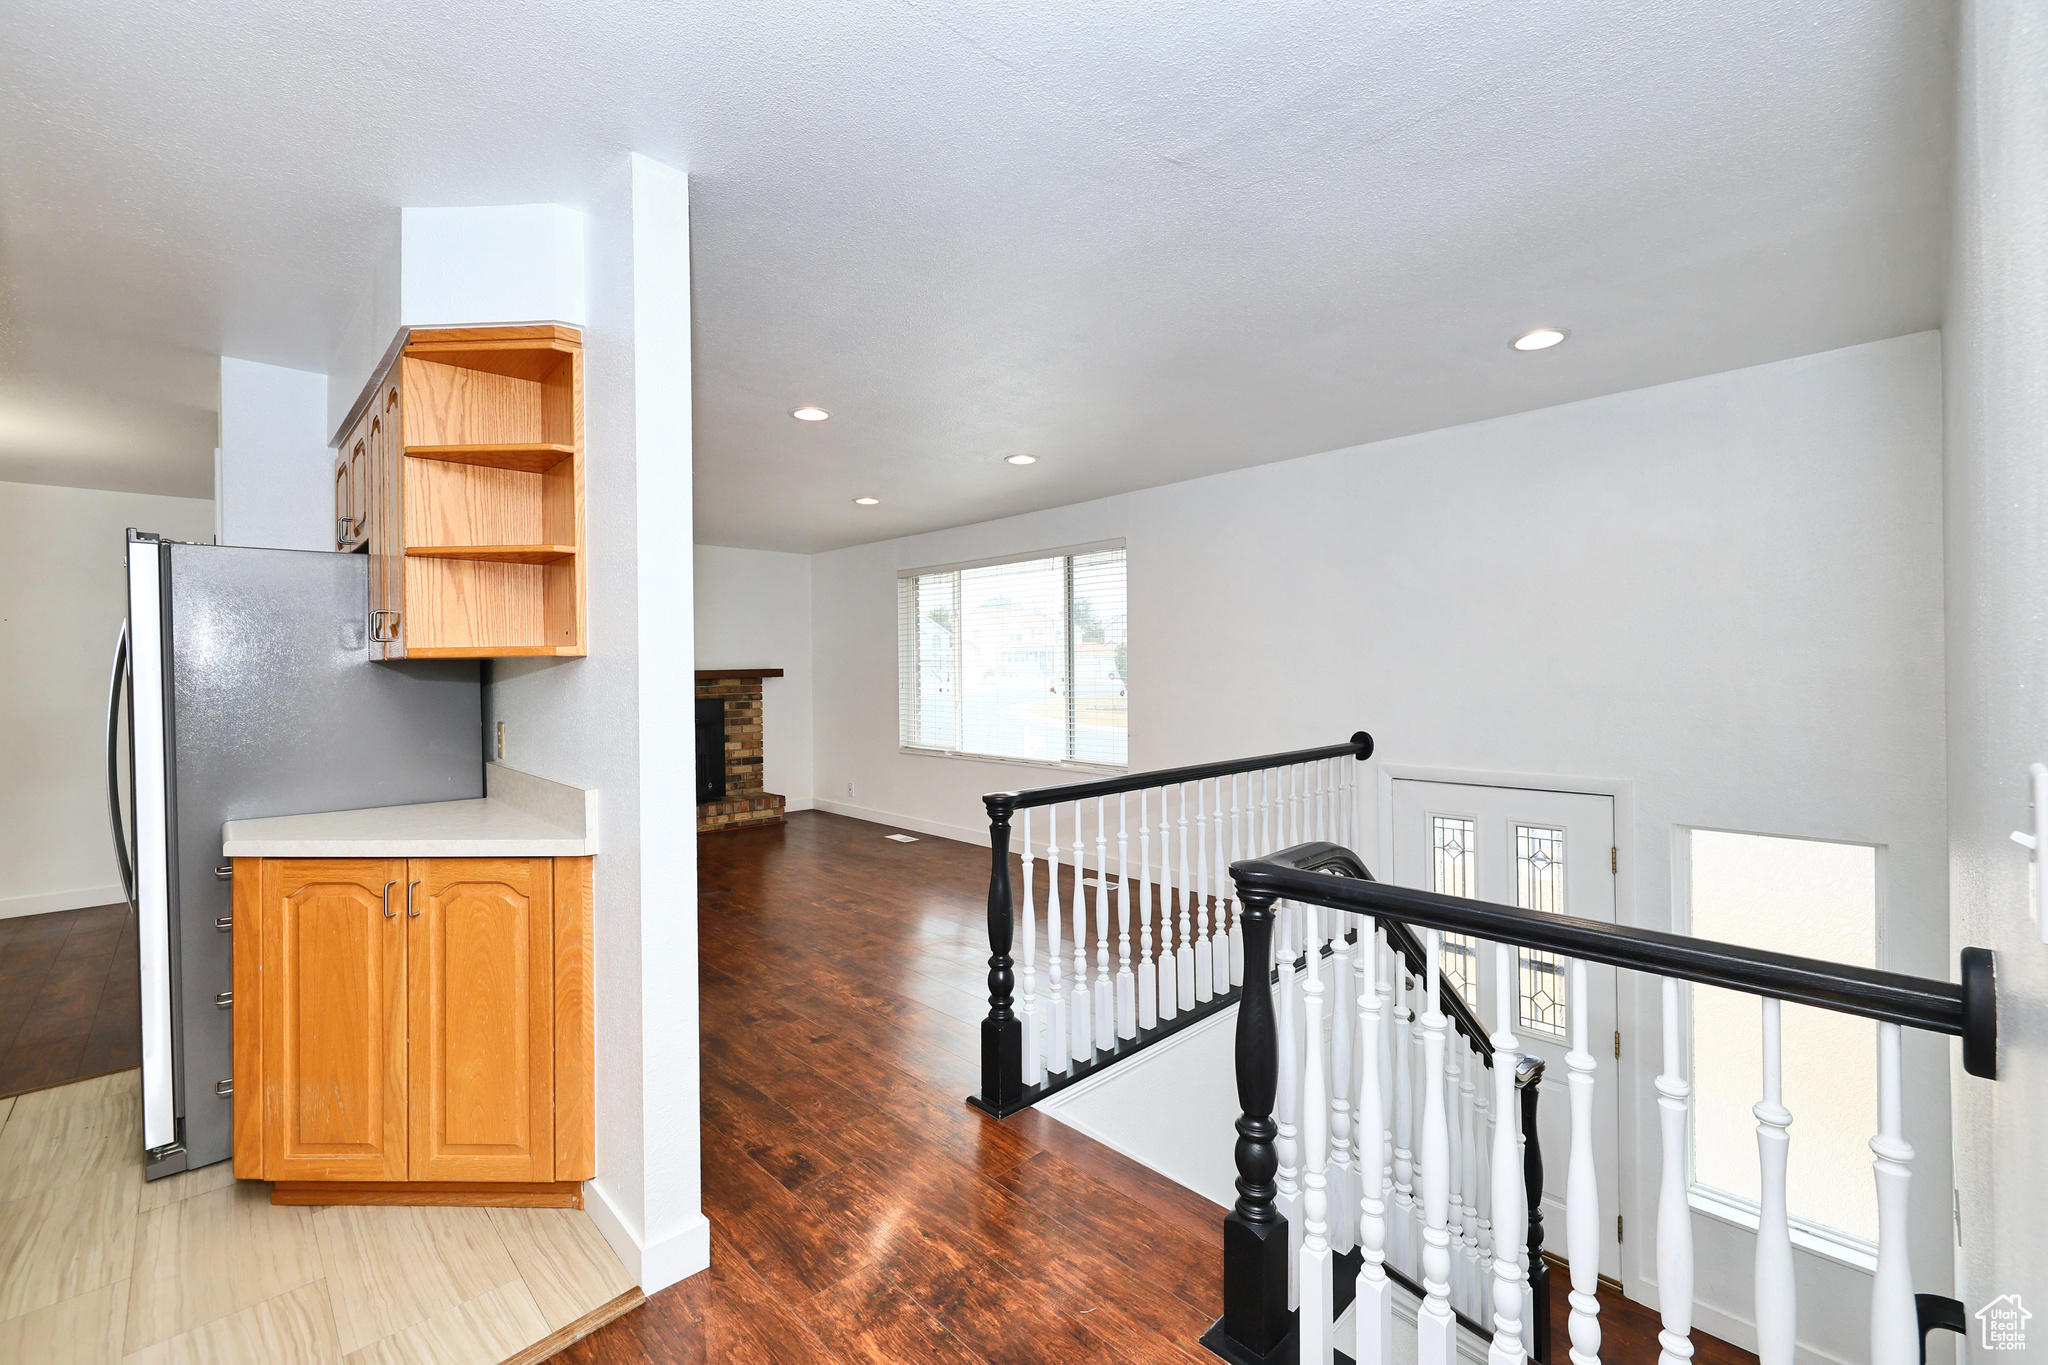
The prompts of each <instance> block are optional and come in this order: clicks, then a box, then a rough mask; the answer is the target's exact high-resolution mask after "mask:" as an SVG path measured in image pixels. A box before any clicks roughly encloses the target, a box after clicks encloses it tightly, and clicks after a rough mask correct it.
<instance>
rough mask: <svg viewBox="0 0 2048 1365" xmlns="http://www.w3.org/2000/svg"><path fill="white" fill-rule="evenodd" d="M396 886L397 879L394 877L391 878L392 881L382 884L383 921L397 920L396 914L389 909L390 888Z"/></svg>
mask: <svg viewBox="0 0 2048 1365" xmlns="http://www.w3.org/2000/svg"><path fill="white" fill-rule="evenodd" d="M396 885H398V879H397V878H395V877H394V878H392V879H391V880H390V881H388V882H386V883H384V918H385V919H397V918H398V916H397V914H396V913H395V912H394V911H393V910H392V909H391V888H392V887H394V886H396Z"/></svg>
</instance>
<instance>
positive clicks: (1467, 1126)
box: [1451, 1033, 1485, 1317]
mask: <svg viewBox="0 0 2048 1365" xmlns="http://www.w3.org/2000/svg"><path fill="white" fill-rule="evenodd" d="M1451 1043H1452V1045H1453V1046H1455V1047H1456V1048H1457V1049H1458V1063H1459V1065H1458V1123H1459V1132H1460V1133H1461V1135H1462V1136H1460V1138H1459V1139H1458V1192H1459V1194H1460V1195H1461V1196H1463V1198H1464V1201H1465V1203H1464V1207H1463V1208H1462V1210H1461V1211H1460V1212H1461V1215H1462V1216H1461V1218H1460V1220H1459V1231H1460V1232H1461V1233H1462V1235H1463V1238H1464V1246H1463V1248H1462V1250H1463V1251H1464V1255H1465V1266H1464V1275H1465V1313H1466V1315H1467V1316H1470V1317H1477V1316H1478V1315H1479V1296H1480V1294H1481V1293H1482V1292H1484V1291H1483V1290H1482V1289H1481V1281H1480V1278H1479V1146H1480V1144H1481V1143H1482V1142H1483V1141H1485V1138H1484V1136H1483V1135H1482V1134H1481V1133H1480V1131H1479V1125H1478V1123H1477V1122H1476V1120H1477V1118H1478V1109H1477V1107H1476V1100H1477V1097H1478V1093H1479V1083H1478V1078H1479V1072H1480V1071H1481V1069H1482V1064H1481V1062H1480V1060H1479V1054H1478V1053H1476V1052H1474V1051H1473V1050H1472V1048H1471V1045H1470V1044H1469V1042H1467V1041H1465V1035H1463V1034H1462V1033H1453V1034H1452V1035H1451Z"/></svg>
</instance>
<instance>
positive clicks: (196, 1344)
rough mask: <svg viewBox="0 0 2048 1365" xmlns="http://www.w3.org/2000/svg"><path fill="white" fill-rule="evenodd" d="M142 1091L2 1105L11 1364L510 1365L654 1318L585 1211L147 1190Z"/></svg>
mask: <svg viewBox="0 0 2048 1365" xmlns="http://www.w3.org/2000/svg"><path fill="white" fill-rule="evenodd" d="M139 1076H140V1073H139V1072H135V1071H124V1072H118V1073H116V1074H114V1075H111V1076H102V1077H99V1078H97V1079H94V1080H88V1081H80V1082H77V1083H75V1084H71V1085H64V1086H58V1087H56V1088H54V1089H49V1090H39V1091H36V1092H35V1093H33V1094H28V1095H21V1096H17V1097H14V1098H9V1099H0V1365H17V1363H19V1365H102V1363H103V1362H104V1363H105V1365H201V1363H202V1362H203V1363H204V1365H244V1362H246V1363H247V1365H341V1363H343V1362H345V1363H346V1365H501V1362H505V1361H514V1360H516V1361H522V1362H524V1361H529V1360H538V1359H542V1358H545V1356H546V1355H547V1354H549V1353H550V1352H552V1351H555V1350H559V1349H560V1348H561V1347H562V1346H564V1345H566V1344H568V1342H569V1341H571V1340H574V1339H575V1338H576V1337H577V1336H579V1335H581V1334H582V1333H583V1332H586V1331H588V1330H590V1329H591V1328H592V1327H594V1326H596V1325H597V1324H598V1323H600V1322H602V1321H605V1320H607V1319H606V1317H605V1315H604V1310H607V1309H609V1310H611V1311H612V1312H614V1314H615V1313H616V1312H619V1311H625V1310H626V1309H627V1308H630V1307H632V1306H633V1305H634V1304H635V1303H637V1302H638V1298H639V1294H638V1290H636V1289H635V1288H634V1287H633V1283H632V1280H631V1279H630V1278H629V1277H628V1276H627V1274H626V1271H625V1268H624V1267H623V1266H621V1265H620V1264H619V1261H618V1258H617V1257H616V1256H615V1255H613V1254H612V1250H611V1248H610V1247H609V1246H608V1245H606V1243H605V1241H604V1239H603V1238H602V1237H601V1236H600V1235H599V1234H598V1231H597V1228H596V1226H595V1225H594V1224H593V1223H592V1222H591V1221H590V1217H589V1215H588V1214H586V1213H583V1212H582V1211H580V1210H574V1209H474V1208H379V1207H348V1208H307V1207H290V1206H285V1207H279V1206H274V1205H272V1204H271V1202H270V1187H269V1186H268V1185H265V1184H262V1183H260V1182H257V1181H238V1180H236V1179H235V1178H234V1176H233V1174H232V1173H231V1171H230V1170H229V1168H228V1165H227V1164H226V1163H225V1162H223V1163H222V1164H220V1165H217V1166H209V1167H207V1168H205V1169H204V1170H199V1171H193V1172H190V1173H188V1174H185V1175H176V1176H171V1177H168V1178H167V1179H164V1180H158V1181H151V1182H144V1180H143V1179H142V1152H141V1146H142V1144H141V1115H140V1084H139V1080H138V1078H139Z"/></svg>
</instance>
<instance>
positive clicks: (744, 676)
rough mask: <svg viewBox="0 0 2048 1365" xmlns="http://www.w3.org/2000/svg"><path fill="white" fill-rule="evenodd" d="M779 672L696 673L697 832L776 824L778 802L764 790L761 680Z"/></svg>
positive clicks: (779, 799)
mask: <svg viewBox="0 0 2048 1365" xmlns="http://www.w3.org/2000/svg"><path fill="white" fill-rule="evenodd" d="M781 676H782V670H781V669H779V668H738V669H699V670H697V832H698V833H699V834H710V833H712V832H714V831H717V830H728V829H744V828H746V827H748V826H750V825H779V824H781V823H782V820H783V813H782V807H783V798H782V797H780V796H777V795H776V794H775V793H774V792H770V791H763V790H762V788H761V783H762V748H761V680H762V679H763V678H779V677H781Z"/></svg>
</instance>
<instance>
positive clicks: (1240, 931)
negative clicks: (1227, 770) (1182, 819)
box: [1216, 773, 1251, 986]
mask: <svg viewBox="0 0 2048 1365" xmlns="http://www.w3.org/2000/svg"><path fill="white" fill-rule="evenodd" d="M1245 783H1246V785H1247V786H1249V785H1250V783H1251V775H1250V774H1249V773H1247V774H1246V775H1245ZM1238 815H1239V812H1238V805H1237V775H1236V774H1235V773H1233V774H1231V778H1230V861H1231V862H1233V863H1234V862H1236V861H1237V860H1238V859H1239V858H1241V857H1243V856H1244V855H1243V854H1242V853H1241V852H1239V849H1240V848H1241V847H1242V845H1241V844H1240V843H1239V841H1238ZM1216 837H1217V838H1219V839H1220V838H1222V837H1223V836H1222V831H1221V830H1218V832H1217V836H1216ZM1224 885H1225V887H1226V888H1227V890H1226V894H1227V895H1229V897H1230V904H1231V906H1232V907H1233V911H1232V914H1231V916H1230V984H1231V985H1233V986H1242V985H1243V984H1244V924H1243V919H1242V917H1243V914H1244V911H1243V910H1241V909H1237V908H1235V907H1236V903H1237V883H1236V882H1233V881H1231V880H1230V879H1229V876H1228V873H1227V871H1226V874H1225V877H1224Z"/></svg>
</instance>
